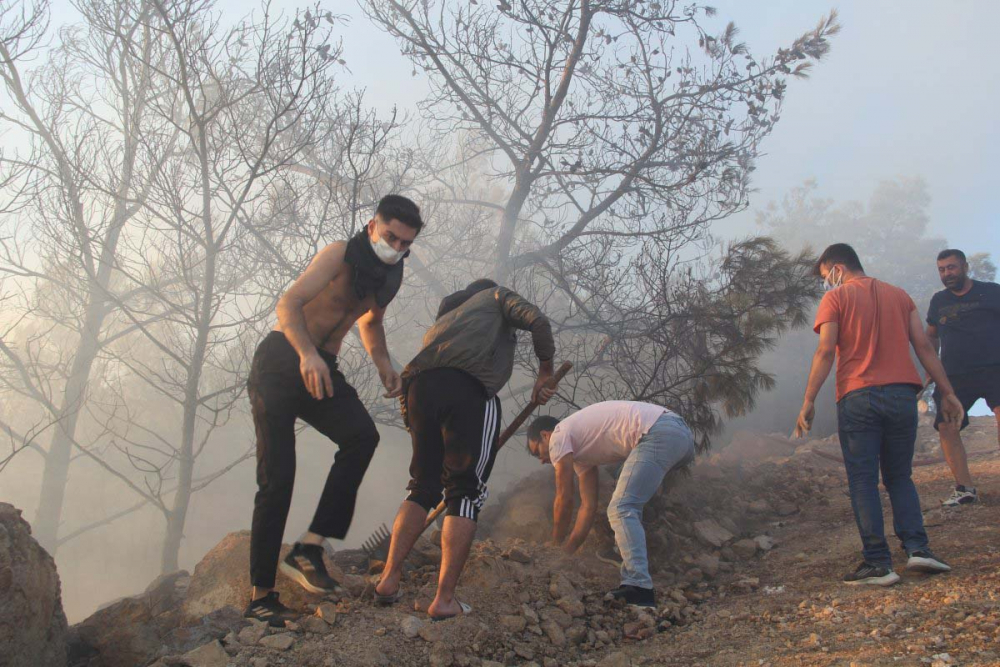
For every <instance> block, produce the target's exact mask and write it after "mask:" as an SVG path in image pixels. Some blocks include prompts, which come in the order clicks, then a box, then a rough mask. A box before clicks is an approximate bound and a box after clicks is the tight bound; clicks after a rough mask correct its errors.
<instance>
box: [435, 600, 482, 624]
mask: <svg viewBox="0 0 1000 667" xmlns="http://www.w3.org/2000/svg"><path fill="white" fill-rule="evenodd" d="M470 611H472V607H470V606H469V605H467V604H465V603H463V602H459V600H458V598H452V599H451V600H448V601H447V602H445V601H444V600H441V599H438V598H435V599H434V602H431V605H430V606H429V607H427V615H428V616H430V617H431V618H433V619H437V620H442V619H445V618H452V617H454V616H461V615H462V614H468V613H469V612H470Z"/></svg>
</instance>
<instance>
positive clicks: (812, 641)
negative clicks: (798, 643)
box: [802, 632, 822, 648]
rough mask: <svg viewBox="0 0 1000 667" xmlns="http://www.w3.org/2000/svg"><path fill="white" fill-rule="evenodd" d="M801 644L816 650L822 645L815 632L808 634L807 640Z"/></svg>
mask: <svg viewBox="0 0 1000 667" xmlns="http://www.w3.org/2000/svg"><path fill="white" fill-rule="evenodd" d="M802 643H803V644H805V645H806V646H811V647H813V648H818V647H819V646H820V644H821V643H822V640H820V638H819V635H818V634H816V633H815V632H812V633H810V634H809V638H808V639H806V640H805V641H804V642H802Z"/></svg>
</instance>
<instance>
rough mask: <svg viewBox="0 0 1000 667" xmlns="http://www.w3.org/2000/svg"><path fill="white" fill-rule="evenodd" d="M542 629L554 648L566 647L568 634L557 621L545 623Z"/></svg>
mask: <svg viewBox="0 0 1000 667" xmlns="http://www.w3.org/2000/svg"><path fill="white" fill-rule="evenodd" d="M541 627H542V632H544V633H545V636H546V637H548V638H549V641H550V642H552V644H553V645H554V646H556V647H557V648H562V647H563V646H565V645H566V634H565V633H564V632H563V629H562V628H561V627H560V626H559V624H558V623H556V622H555V621H543V622H542V626H541Z"/></svg>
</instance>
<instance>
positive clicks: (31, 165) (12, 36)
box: [0, 0, 162, 550]
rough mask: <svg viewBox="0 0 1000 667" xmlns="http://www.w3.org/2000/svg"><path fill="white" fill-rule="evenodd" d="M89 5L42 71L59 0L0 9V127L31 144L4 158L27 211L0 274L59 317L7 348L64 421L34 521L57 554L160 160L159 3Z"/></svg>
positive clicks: (7, 221) (13, 224) (8, 219)
mask: <svg viewBox="0 0 1000 667" xmlns="http://www.w3.org/2000/svg"><path fill="white" fill-rule="evenodd" d="M79 9H80V11H81V12H82V13H83V14H84V15H85V16H86V17H87V21H86V27H85V28H82V29H78V30H67V31H65V32H64V33H63V34H62V35H61V39H60V40H59V44H58V45H56V46H55V47H53V48H52V50H51V51H50V52H48V53H45V57H44V58H40V60H41V61H42V64H41V65H39V66H37V67H34V68H28V67H27V64H28V63H30V62H31V61H32V60H33V59H34V56H39V55H42V53H43V52H44V51H45V49H46V47H47V43H46V40H47V38H48V36H49V32H48V21H49V5H48V3H47V2H46V0H36V1H35V2H33V3H31V4H21V5H19V4H18V3H4V5H3V11H2V13H0V79H2V82H3V86H4V92H5V93H6V94H7V96H8V97H9V99H10V104H9V105H8V106H7V107H6V109H7V110H6V111H5V112H4V113H3V114H2V116H0V122H2V123H3V124H4V126H5V129H7V130H13V131H15V132H21V133H24V134H26V135H27V136H28V137H29V141H28V147H27V148H23V149H13V150H10V151H8V152H7V153H6V154H5V155H4V156H3V158H2V162H3V165H4V167H5V168H7V169H22V170H24V172H25V173H26V176H25V178H26V183H27V185H26V186H25V188H26V192H25V193H24V194H25V195H26V197H25V201H26V202H27V203H26V205H25V206H24V208H23V209H22V210H21V211H19V212H18V214H17V215H16V216H9V215H8V216H5V217H4V218H3V224H4V230H5V231H6V232H7V233H5V234H0V236H2V237H3V246H2V248H0V250H2V257H0V268H2V271H3V272H4V274H5V275H7V276H13V277H16V278H18V279H19V280H21V281H27V282H32V283H33V284H34V289H33V290H32V291H31V292H30V293H31V294H33V295H34V296H33V298H35V299H37V303H35V304H34V305H32V304H30V303H29V304H24V303H22V308H23V309H25V310H27V309H32V308H33V309H34V312H35V314H36V315H37V314H41V315H43V316H44V317H46V318H48V319H47V321H48V322H49V323H50V329H49V330H48V331H46V332H44V333H45V335H36V336H33V337H30V338H28V339H26V340H25V341H23V342H24V345H23V346H21V347H16V346H13V345H6V346H5V347H4V349H3V353H4V358H5V362H6V363H7V364H8V365H9V366H11V367H13V368H15V369H18V368H20V369H25V370H26V372H19V373H17V374H16V380H15V381H16V382H18V383H19V386H18V389H19V390H20V391H21V392H22V393H23V394H25V395H30V396H31V397H33V399H34V400H35V401H36V403H37V405H38V406H40V407H41V410H42V411H43V412H44V413H45V414H46V419H48V420H51V421H52V422H53V423H54V428H52V429H50V430H49V433H48V434H47V435H48V439H49V442H48V443H47V445H45V446H44V447H43V448H42V449H43V450H44V453H45V471H44V475H43V479H42V484H41V488H40V495H39V498H40V500H39V505H38V513H37V516H36V518H35V521H34V530H35V535H36V536H37V537H38V539H39V541H40V542H41V543H42V544H43V545H45V546H46V547H47V548H49V549H52V550H54V549H55V546H56V538H57V533H58V530H59V524H60V517H61V512H62V506H63V500H64V496H65V488H66V480H67V477H68V473H69V464H70V459H71V455H72V452H73V451H74V448H78V447H79V446H81V445H80V443H79V442H78V422H79V417H80V414H81V408H82V407H83V405H84V404H85V402H86V397H87V392H88V386H89V383H90V379H91V375H92V371H93V368H94V365H95V361H96V360H97V357H98V354H99V352H100V349H101V347H102V345H103V343H104V338H105V336H106V335H108V331H107V324H108V315H109V313H110V312H111V311H112V310H113V309H114V305H113V303H114V299H113V296H112V293H113V292H114V290H115V270H116V266H117V263H118V253H119V244H120V241H121V238H122V235H123V233H124V230H125V227H126V225H127V224H128V222H129V220H130V219H131V218H132V217H133V216H134V215H135V213H136V211H137V210H138V206H137V203H136V202H137V201H140V200H141V199H142V197H143V195H144V193H145V192H146V191H147V189H148V187H149V186H150V183H151V179H152V178H153V177H154V176H155V174H156V173H157V171H158V170H159V169H160V168H161V166H162V158H161V157H160V156H158V155H156V154H150V153H149V152H147V150H146V148H147V146H146V145H145V144H144V141H143V137H142V136H141V133H142V129H141V128H142V127H143V123H144V119H145V118H146V115H147V114H148V113H149V106H150V102H151V100H152V97H153V95H154V91H153V90H152V87H151V79H152V68H151V66H150V65H149V63H155V62H157V55H158V52H157V50H156V48H155V46H154V43H153V40H151V39H150V35H149V33H148V32H147V31H145V30H144V29H143V25H142V22H141V21H140V20H139V18H138V15H139V14H141V13H142V12H144V11H147V10H148V5H145V4H138V3H119V2H102V1H100V0H95V1H94V2H87V3H82V4H81V5H80V7H79ZM26 293H27V292H26ZM57 305H58V307H59V310H58V311H57V307H56V306H57ZM49 434H50V435H49Z"/></svg>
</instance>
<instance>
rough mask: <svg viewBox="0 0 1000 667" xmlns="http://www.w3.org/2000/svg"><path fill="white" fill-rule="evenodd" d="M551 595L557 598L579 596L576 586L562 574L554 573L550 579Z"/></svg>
mask: <svg viewBox="0 0 1000 667" xmlns="http://www.w3.org/2000/svg"><path fill="white" fill-rule="evenodd" d="M549 595H551V596H552V598H553V599H555V600H561V599H562V598H579V597H580V594H579V593H577V591H576V587H574V586H573V584H572V583H571V582H570V580H569V579H567V578H566V576H565V575H562V574H553V575H552V579H550V580H549Z"/></svg>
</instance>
